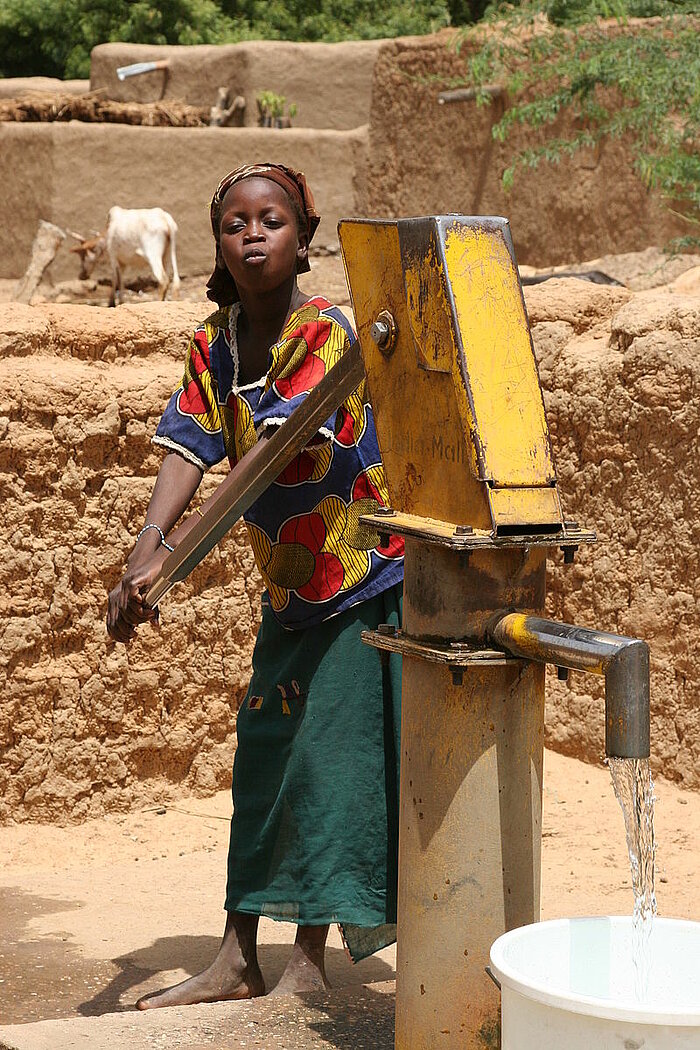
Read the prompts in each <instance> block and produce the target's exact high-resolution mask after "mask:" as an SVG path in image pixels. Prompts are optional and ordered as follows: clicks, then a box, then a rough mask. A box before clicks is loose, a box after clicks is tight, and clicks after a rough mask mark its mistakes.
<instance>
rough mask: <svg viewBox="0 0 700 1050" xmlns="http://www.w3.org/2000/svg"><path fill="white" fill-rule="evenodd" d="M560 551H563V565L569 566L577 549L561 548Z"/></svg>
mask: <svg viewBox="0 0 700 1050" xmlns="http://www.w3.org/2000/svg"><path fill="white" fill-rule="evenodd" d="M562 550H563V551H564V564H565V565H571V564H572V562H573V560H574V555H575V554H576V551H577V550H578V547H562Z"/></svg>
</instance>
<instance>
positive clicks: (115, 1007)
mask: <svg viewBox="0 0 700 1050" xmlns="http://www.w3.org/2000/svg"><path fill="white" fill-rule="evenodd" d="M655 793H656V798H657V803H656V834H657V894H658V900H659V914H661V915H664V916H674V917H680V918H690V919H694V920H700V861H699V859H698V853H697V843H698V841H700V794H698V793H693V792H688V791H683V790H681V789H679V788H678V787H676V786H675V785H673V784H670V783H667V782H666V781H663V780H658V781H657V783H656V792H655ZM229 816H230V797H229V794H228V792H220V793H219V794H217V795H215V796H214V797H212V798H209V799H200V798H197V799H195V798H187V797H183V798H181V799H180V800H179V801H178V802H177V803H173V804H170V805H168V806H159V807H155V806H154V807H151V808H149V809H145V810H142V811H140V812H133V813H131V814H129V815H128V816H109V817H106V818H104V819H102V820H97V821H90V822H88V823H86V824H83V825H80V826H77V827H76V826H73V827H67V828H56V827H52V826H48V825H36V824H25V825H15V826H9V827H4V828H2V829H1V830H0V842H1V843H2V848H1V849H0V1024H4V1025H10V1024H22V1023H26V1022H31V1021H36V1020H40V1019H47V1018H58V1017H64V1018H66V1017H81V1016H82V1017H95V1016H98V1015H101V1014H106V1013H112V1012H115V1011H117V1012H120V1011H128V1010H130V1009H132V1004H133V1003H134V1001H135V999H136V998H137V997H138V995H140V994H143V993H144V992H147V991H150V990H152V989H155V988H158V987H161V986H162V985H163V984H164V983H167V982H171V981H174V980H178V979H182V978H184V977H185V976H187V975H188V974H192V973H194V972H196V971H197V970H198V969H200V968H201V967H202V966H203V965H205V964H206V962H207V961H208V960H209V959H210V958H211V957H212V955H213V953H214V952H215V950H216V947H217V944H218V940H219V937H220V934H221V930H222V926H223V913H222V910H221V907H222V900H223V893H224V879H225V868H226V846H227V838H228V820H229ZM542 873H543V874H542V917H543V918H545V919H548V918H553V917H557V916H573V915H586V914H613V915H614V914H630V913H631V911H632V891H631V886H630V871H629V863H628V860H627V855H626V850H625V844H624V831H623V824H622V816H621V813H620V810H619V807H618V805H617V802H616V800H615V797H614V794H613V791H612V786H611V782H610V775H609V772H608V770H607V769H606V768H605V767H603V766H602V765H601V766H593V765H586V764H585V763H583V762H578V761H576V760H575V759H571V758H565V757H563V756H561V755H557V754H555V753H554V752H547V753H546V756H545V779H544V830H543V857H542ZM292 937H293V927H292V926H288V925H286V924H280V923H273V922H271V921H264V922H263V924H262V932H261V941H262V944H261V951H260V958H261V965H262V968H263V971H264V974H265V978H266V981H267V983H268V986H270V985H272V984H274V983H275V981H276V979H277V977H278V976H279V975H280V973H281V971H282V969H283V967H284V964H285V961H286V958H287V956H288V953H289V945H290V943H291V940H292ZM394 959H395V955H394V951H393V949H385V950H384V951H383V952H382V953H380V954H379V955H378V956H375V957H374V958H372V959H368V960H365V961H364V962H362V963H360V964H359V965H357V966H356V967H352V966H351V964H350V963H349V962H348V961H347V959H346V957H345V954H344V952H343V950H342V948H341V943H340V940H339V937H338V934H337V932H336V931H335V930H334V931H333V932H332V936H331V941H330V947H329V951H328V968H329V976H330V980H331V982H332V984H333V986H334V987H335V988H336V989H341V990H342V989H343V987H345V986H347V987H348V988H350V987H351V986H357V985H361V984H368V983H374V982H380V981H387V980H391V979H392V978H393V975H394ZM1 1037H2V1031H1V1030H0V1042H1ZM81 1045H82V1044H81Z"/></svg>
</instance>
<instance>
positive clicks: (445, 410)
mask: <svg viewBox="0 0 700 1050" xmlns="http://www.w3.org/2000/svg"><path fill="white" fill-rule="evenodd" d="M339 235H340V238H341V244H342V248H343V258H344V261H345V267H346V272H347V276H348V284H349V287H350V290H351V294H352V302H353V309H354V313H355V319H356V322H357V329H358V337H359V339H360V343H361V345H362V356H363V359H364V363H365V371H366V373H367V380H368V385H369V390H370V395H371V399H372V405H373V408H374V415H375V423H376V427H377V436H378V438H379V445H380V448H381V450H382V460H383V463H384V469H385V472H386V477H387V485H388V489H389V499H390V503H391V506H392V507H395V508H396V510H400V511H404V512H406V513H409V514H419V515H429V516H431V517H433V518H438V519H441V520H443V521H447V522H456V523H460V522H469V523H470V524H472V525H474V526H476V527H479V528H484V529H488V528H491V526H492V522H491V514H490V511H489V507H488V500H487V497H486V492H485V491H484V487H483V486H482V485H481V484H479V483H477V482H476V479H475V477H474V471H475V469H476V468H475V464H474V462H473V461H474V451H473V444H472V442H471V441H470V440H469V427H468V426H467V427H466V429H465V426H464V421H463V418H462V414H461V413H460V410H459V406H458V404H457V397H456V392H455V386H454V382H453V379H452V374H451V371H450V372H446V371H442V369H443V368H444V367H445V363H446V360H447V358H448V357H449V359H450V370H452V369H453V367H454V359H455V343H454V330H453V326H452V320H451V316H452V315H451V313H450V314H445V313H444V308H443V310H442V311H437V313H435V312H434V311H433V307H432V299H430V300H428V301H426V310H428V312H429V318H427V317H426V320H425V328H426V330H427V331H428V333H429V334H428V337H427V338H426V340H425V341H421V336H420V332H419V331H418V330H417V324H418V320H419V311H418V304H419V299H420V291H419V280H418V278H416V280H415V281H413V280H412V278H411V277H410V276H409V278H408V283H409V286H410V288H411V297H412V298H411V303H412V305H411V309H410V311H409V305H408V303H407V295H406V286H405V285H404V277H403V261H402V252H401V245H400V242H399V230H398V226H397V223H395V222H369V221H368V222H359V221H354V220H348V221H343V222H341V223H340V226H339ZM435 266H436V263H435V260H434V258H433V257H431V259H430V260H429V261H428V262H427V263H426V267H427V268H428V269H431V268H432V270H433V276H432V277H428V278H426V282H427V285H426V286H427V287H430V288H431V289H432V290H433V292H434V291H435V281H436V278H435V274H434V267H435ZM424 301H425V300H424ZM382 310H388V311H389V312H390V313H391V314H392V315H393V317H394V318H395V320H396V325H397V329H398V337H397V341H396V346H395V348H394V350H393V352H392V353H391V355H390V356H389V357H387V356H385V355H384V354H383V353H382V352H381V350H380V348H379V347H378V346H377V345H376V343H375V342H374V341H373V339H372V338H371V335H370V329H371V326H372V323H373V321H374V320H375V318H376V317H377V315H378V314H379V313H380V312H381V311H382ZM450 332H452V334H450ZM431 333H432V335H431ZM438 336H439V338H438ZM417 340H418V345H420V346H421V349H420V350H417V348H416V347H417ZM426 362H429V363H431V366H432V367H431V368H430V369H428V368H427V367H425V365H426Z"/></svg>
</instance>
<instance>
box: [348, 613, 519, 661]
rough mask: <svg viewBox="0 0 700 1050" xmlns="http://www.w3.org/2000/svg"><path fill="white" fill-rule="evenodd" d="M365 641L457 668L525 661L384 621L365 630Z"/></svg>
mask: <svg viewBox="0 0 700 1050" xmlns="http://www.w3.org/2000/svg"><path fill="white" fill-rule="evenodd" d="M362 641H363V642H365V643H366V644H367V645H371V646H373V648H375V649H381V650H383V651H385V652H390V653H400V654H401V655H402V656H415V657H417V658H418V659H419V660H428V661H429V662H430V663H434V664H445V665H446V666H447V667H449V668H451V669H454V670H465V669H466V668H468V667H469V666H470V665H476V666H479V667H484V666H489V667H505V666H506V665H511V664H518V663H522V662H523V661H522V660H521V659H520V658H519V657H516V656H512V655H511V654H510V653H506V652H504V651H503V650H502V649H490V648H485V647H484V646H482V645H474V644H470V643H469V642H452V643H451V644H449V645H440V643H439V642H425V641H422V640H421V639H419V638H412V637H411V636H410V635H408V634H404V632H403V631H402V630H400V629H399V628H398V627H393V625H390V624H384V623H382V624H380V625H379V629H378V630H376V631H363V632H362Z"/></svg>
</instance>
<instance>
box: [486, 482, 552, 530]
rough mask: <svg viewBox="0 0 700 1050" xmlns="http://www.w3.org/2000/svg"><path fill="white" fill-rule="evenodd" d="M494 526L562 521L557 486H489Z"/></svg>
mask: <svg viewBox="0 0 700 1050" xmlns="http://www.w3.org/2000/svg"><path fill="white" fill-rule="evenodd" d="M488 497H489V504H490V506H491V515H492V517H493V523H494V525H495V527H496V529H502V528H504V527H506V526H507V527H515V526H518V525H523V526H527V525H558V524H559V523H560V522H561V520H562V510H561V503H560V501H559V493H558V492H557V490H556V488H554V487H553V486H550V487H549V488H545V487H542V488H512V489H494V488H491V487H489V489H488Z"/></svg>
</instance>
